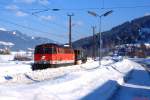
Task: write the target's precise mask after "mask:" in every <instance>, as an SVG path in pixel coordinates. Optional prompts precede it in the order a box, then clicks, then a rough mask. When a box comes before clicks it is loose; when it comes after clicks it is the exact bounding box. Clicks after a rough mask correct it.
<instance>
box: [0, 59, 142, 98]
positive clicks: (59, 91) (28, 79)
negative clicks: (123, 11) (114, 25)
mask: <svg viewBox="0 0 150 100" xmlns="http://www.w3.org/2000/svg"><path fill="white" fill-rule="evenodd" d="M19 65H21V66H22V67H21V66H20V67H21V68H20V69H18V71H15V70H14V71H13V72H11V70H8V69H9V68H6V69H5V66H4V64H3V68H4V70H3V72H2V74H0V100H78V99H82V100H108V99H109V98H110V97H111V96H112V95H113V94H114V92H115V91H116V90H117V89H118V84H120V85H122V84H123V83H124V77H126V75H128V74H129V73H130V72H131V71H132V70H133V68H134V67H136V66H139V65H138V64H137V63H134V62H132V61H130V60H127V59H124V60H123V61H120V62H116V63H115V62H114V61H113V60H111V59H103V60H102V65H101V66H100V67H98V66H99V62H98V61H91V62H88V63H86V64H82V65H74V66H69V67H60V68H51V69H45V70H41V71H31V69H30V67H29V66H30V65H28V64H24V65H25V66H26V68H27V69H28V70H24V69H23V68H24V67H25V66H23V65H22V64H19ZM19 65H18V66H17V68H18V67H19ZM9 66H11V64H10V65H8V66H7V67H9ZM13 66H14V65H13ZM14 68H16V66H14ZM21 69H22V70H24V71H21Z"/></svg>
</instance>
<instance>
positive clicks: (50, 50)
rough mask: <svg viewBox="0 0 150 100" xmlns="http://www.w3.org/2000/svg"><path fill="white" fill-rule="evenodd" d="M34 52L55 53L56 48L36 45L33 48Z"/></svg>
mask: <svg viewBox="0 0 150 100" xmlns="http://www.w3.org/2000/svg"><path fill="white" fill-rule="evenodd" d="M34 53H35V54H54V53H56V48H54V47H37V48H35V52H34Z"/></svg>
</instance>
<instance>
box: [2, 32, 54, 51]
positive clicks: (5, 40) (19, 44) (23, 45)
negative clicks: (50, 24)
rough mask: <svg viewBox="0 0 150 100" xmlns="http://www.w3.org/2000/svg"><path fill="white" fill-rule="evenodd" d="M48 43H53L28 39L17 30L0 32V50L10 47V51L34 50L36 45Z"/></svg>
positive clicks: (45, 39) (43, 39) (46, 40)
mask: <svg viewBox="0 0 150 100" xmlns="http://www.w3.org/2000/svg"><path fill="white" fill-rule="evenodd" d="M49 42H54V41H53V40H50V39H48V38H43V37H30V36H27V35H25V34H22V33H21V32H19V31H17V30H14V31H6V30H0V48H3V47H4V45H6V46H9V45H10V46H11V49H12V50H27V48H34V46H35V45H37V44H41V43H49Z"/></svg>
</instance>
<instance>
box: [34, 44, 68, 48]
mask: <svg viewBox="0 0 150 100" xmlns="http://www.w3.org/2000/svg"><path fill="white" fill-rule="evenodd" d="M42 46H56V47H62V48H69V47H64V46H63V45H59V44H55V43H45V44H40V45H37V46H36V47H42Z"/></svg>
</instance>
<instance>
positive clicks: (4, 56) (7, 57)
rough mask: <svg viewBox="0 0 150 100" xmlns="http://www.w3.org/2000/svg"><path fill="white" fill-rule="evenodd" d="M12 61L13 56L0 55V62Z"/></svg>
mask: <svg viewBox="0 0 150 100" xmlns="http://www.w3.org/2000/svg"><path fill="white" fill-rule="evenodd" d="M13 59H14V55H0V62H4V61H11V60H13Z"/></svg>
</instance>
